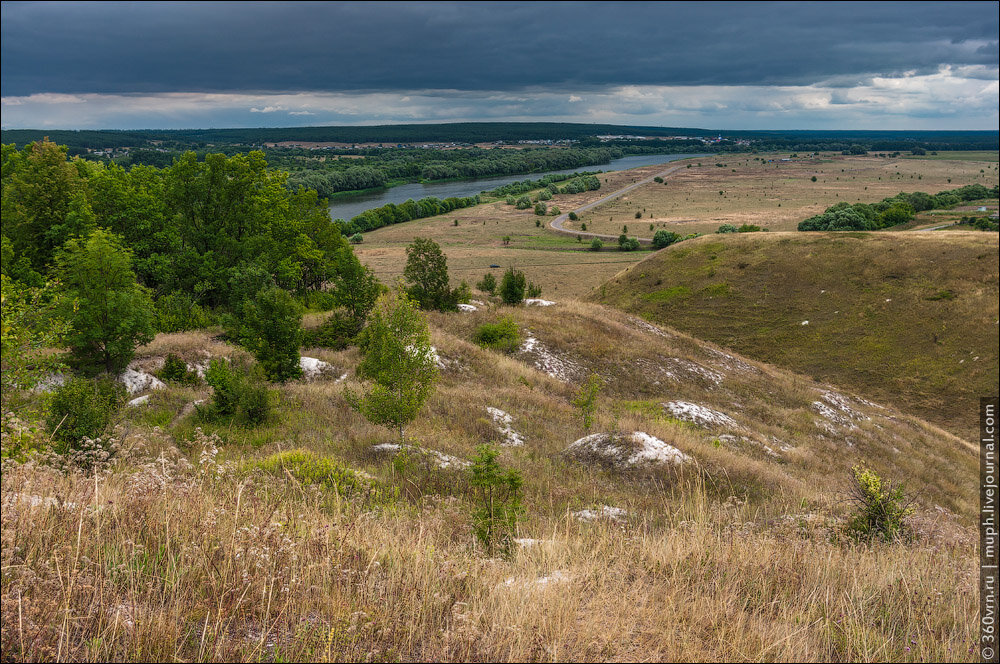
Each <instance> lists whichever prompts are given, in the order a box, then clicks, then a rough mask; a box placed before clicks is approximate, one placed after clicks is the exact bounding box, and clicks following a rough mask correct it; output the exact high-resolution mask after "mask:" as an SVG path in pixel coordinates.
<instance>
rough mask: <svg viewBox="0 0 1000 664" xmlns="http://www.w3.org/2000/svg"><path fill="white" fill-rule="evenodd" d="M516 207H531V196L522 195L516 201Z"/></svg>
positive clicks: (521, 208)
mask: <svg viewBox="0 0 1000 664" xmlns="http://www.w3.org/2000/svg"><path fill="white" fill-rule="evenodd" d="M514 207H515V208H516V209H518V210H527V209H528V208H530V207H531V198H529V197H528V196H521V197H520V198H518V199H517V202H516V203H514Z"/></svg>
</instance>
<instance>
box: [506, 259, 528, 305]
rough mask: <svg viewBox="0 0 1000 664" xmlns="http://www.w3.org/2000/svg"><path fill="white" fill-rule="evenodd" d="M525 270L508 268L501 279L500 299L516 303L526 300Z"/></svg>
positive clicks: (512, 303)
mask: <svg viewBox="0 0 1000 664" xmlns="http://www.w3.org/2000/svg"><path fill="white" fill-rule="evenodd" d="M527 286H528V284H527V279H525V277H524V272H521V271H520V270H515V269H514V268H512V267H509V268H507V271H506V272H504V273H503V279H501V280H500V299H501V300H502V301H503V303H504V304H510V305H516V304H521V302H523V301H524V291H525V289H526V288H527Z"/></svg>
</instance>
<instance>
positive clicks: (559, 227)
mask: <svg viewBox="0 0 1000 664" xmlns="http://www.w3.org/2000/svg"><path fill="white" fill-rule="evenodd" d="M686 167H687V164H680V165H677V166H671V167H670V168H668V169H667V170H665V171H663V172H661V173H655V174H653V175H650V176H649V177H648V178H645V179H643V180H639V181H638V182H633V183H632V184H630V185H629V186H627V187H624V188H622V189H619V190H618V191H615V192H613V193H610V194H608V195H607V196H605V197H604V198H600V199H598V200H596V201H594V202H593V203H587V204H586V205H581V206H580V207H578V208H576V209H575V210H571V212H575V213H580V212H584V211H586V210H590V209H591V208H595V207H597V206H598V205H601V204H602V203H607V202H608V201H610V200H613V199H615V198H618V197H619V196H621V195H622V194H626V193H628V192H630V191H632V190H633V189H636V188H637V187H641V186H642V185H644V184H649V183H650V182H652V181H653V180H654V179H656V178H662V177H666V176H668V175H670V174H671V173H673V172H675V171H678V170H680V169H681V168H686ZM569 214H570V213H569V212H567V213H565V214H561V215H559V216H558V217H556V218H555V219H553V220H552V222H551V223H550V224H549V228H551V229H552V230H554V231H555V232H557V233H563V234H564V235H575V236H579V237H586V238H596V239H598V240H611V241H613V242H617V241H618V236H617V235H602V234H601V233H589V232H587V231H574V230H572V229H569V228H563V223H565V222H566V221H567V220H568V219H569ZM637 239H638V240H639V242H640V243H642V244H652V243H653V240H652V238H642V237H641V238H637Z"/></svg>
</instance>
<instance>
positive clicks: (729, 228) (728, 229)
mask: <svg viewBox="0 0 1000 664" xmlns="http://www.w3.org/2000/svg"><path fill="white" fill-rule="evenodd" d="M715 232H716V233H738V232H739V228H737V227H736V226H734V225H733V224H722V225H721V226H719V230H717V231H715Z"/></svg>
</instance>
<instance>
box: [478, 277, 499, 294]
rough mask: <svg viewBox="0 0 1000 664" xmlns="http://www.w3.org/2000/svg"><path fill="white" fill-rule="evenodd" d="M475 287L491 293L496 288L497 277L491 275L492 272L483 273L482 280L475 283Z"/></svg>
mask: <svg viewBox="0 0 1000 664" xmlns="http://www.w3.org/2000/svg"><path fill="white" fill-rule="evenodd" d="M476 288H478V289H479V290H481V291H482V292H484V293H489V294H490V295H493V294H494V293H495V292H496V290H497V278H496V277H494V276H493V273H492V272H487V273H486V274H484V275H483V279H482V281H480V282H478V283H476Z"/></svg>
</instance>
